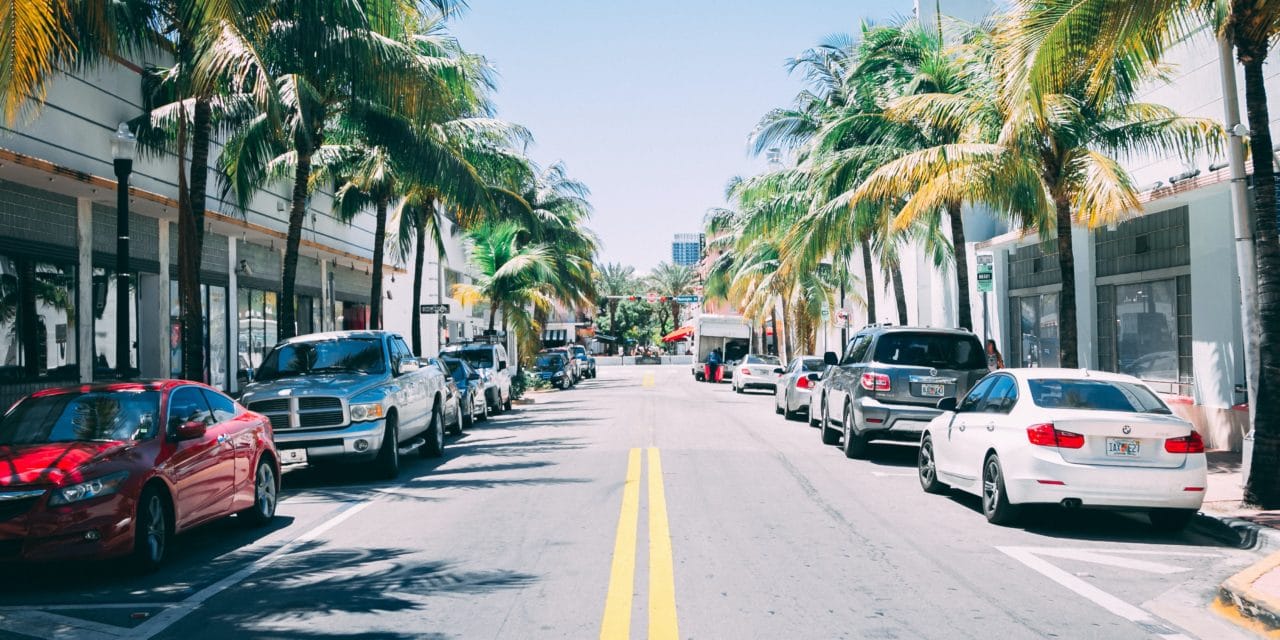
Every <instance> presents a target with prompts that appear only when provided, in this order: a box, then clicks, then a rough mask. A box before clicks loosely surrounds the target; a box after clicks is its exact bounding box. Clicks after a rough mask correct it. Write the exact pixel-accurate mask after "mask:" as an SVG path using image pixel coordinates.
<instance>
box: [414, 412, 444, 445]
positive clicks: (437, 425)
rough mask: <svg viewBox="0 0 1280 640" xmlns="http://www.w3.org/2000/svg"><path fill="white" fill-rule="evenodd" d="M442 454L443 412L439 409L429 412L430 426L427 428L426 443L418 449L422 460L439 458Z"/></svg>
mask: <svg viewBox="0 0 1280 640" xmlns="http://www.w3.org/2000/svg"><path fill="white" fill-rule="evenodd" d="M443 454H444V412H442V411H441V410H440V407H435V408H433V409H432V410H431V426H430V427H428V428H427V441H426V442H424V443H422V446H421V447H418V455H420V456H422V457H423V458H439V457H440V456H441V455H443Z"/></svg>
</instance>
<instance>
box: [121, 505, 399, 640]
mask: <svg viewBox="0 0 1280 640" xmlns="http://www.w3.org/2000/svg"><path fill="white" fill-rule="evenodd" d="M373 503H374V501H373V500H370V501H367V502H359V503H354V504H351V505H349V506H347V507H345V508H344V509H341V510H339V511H338V512H337V513H336V514H335V515H333V516H331V517H329V518H328V519H327V520H326V521H325V522H324V523H323V524H320V525H318V526H316V527H314V528H312V529H311V530H309V531H307V532H306V533H303V534H302V535H299V536H298V537H296V538H294V539H293V540H290V541H289V542H287V543H285V544H284V545H282V546H281V547H280V548H278V549H276V550H275V551H272V552H271V553H268V554H267V555H265V556H262V557H261V558H258V559H257V560H254V561H253V562H251V563H249V564H248V565H247V566H245V567H244V568H242V569H240V570H239V571H237V572H235V573H233V574H231V575H229V576H227V577H225V578H223V579H221V580H219V581H217V582H215V583H213V584H211V585H209V586H207V587H205V588H203V589H201V590H199V591H197V592H196V593H194V594H193V595H191V597H189V598H187V599H185V600H183V601H182V602H180V603H178V605H177V606H175V607H172V608H170V609H166V610H165V611H162V612H160V613H158V614H156V615H155V617H153V618H151V619H150V620H147V621H146V622H144V623H142V624H140V625H138V626H137V627H135V628H134V629H132V630H131V633H129V634H128V635H127V636H125V637H128V638H136V639H138V640H145V639H146V638H150V637H152V636H154V635H156V634H157V633H160V632H161V631H164V630H165V629H167V628H169V627H170V626H173V625H174V624H175V623H177V622H178V621H179V620H181V619H182V618H184V617H186V615H187V614H189V613H191V612H192V611H195V610H196V609H198V608H199V607H200V605H202V604H204V603H205V602H206V601H207V600H209V599H210V598H212V597H214V596H216V595H218V594H219V593H222V592H223V591H226V590H227V589H229V588H231V587H233V586H235V585H237V584H239V583H241V582H243V581H245V580H246V579H248V578H249V576H252V575H253V574H255V573H257V572H259V571H261V570H263V569H265V568H267V567H269V566H271V565H272V564H274V563H275V562H276V561H277V560H279V559H281V558H283V557H284V556H286V555H288V554H289V553H291V552H292V551H293V550H294V549H296V548H298V547H299V546H301V545H303V544H305V543H307V542H310V541H312V540H314V539H316V538H318V537H320V536H321V535H323V534H324V533H325V532H326V531H328V530H330V529H332V528H334V527H336V526H338V525H339V524H342V523H343V522H346V520H347V519H348V518H350V517H351V516H354V515H356V514H357V513H360V512H361V511H363V510H365V508H367V507H368V506H369V505H372V504H373Z"/></svg>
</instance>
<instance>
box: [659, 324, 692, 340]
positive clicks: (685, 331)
mask: <svg viewBox="0 0 1280 640" xmlns="http://www.w3.org/2000/svg"><path fill="white" fill-rule="evenodd" d="M692 335H693V327H680V328H679V329H676V330H675V331H672V332H671V333H668V334H667V335H665V336H662V341H663V342H677V341H679V340H684V339H687V338H689V337H690V336H692Z"/></svg>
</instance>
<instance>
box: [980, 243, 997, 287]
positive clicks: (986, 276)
mask: <svg viewBox="0 0 1280 640" xmlns="http://www.w3.org/2000/svg"><path fill="white" fill-rule="evenodd" d="M977 258H978V292H979V293H989V292H991V291H992V290H993V285H994V284H995V281H994V278H993V274H992V269H991V266H992V263H993V262H994V261H995V256H993V255H992V254H990V253H979V254H978V255H977Z"/></svg>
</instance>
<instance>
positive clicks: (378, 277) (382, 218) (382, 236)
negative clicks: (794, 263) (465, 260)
mask: <svg viewBox="0 0 1280 640" xmlns="http://www.w3.org/2000/svg"><path fill="white" fill-rule="evenodd" d="M387 200H388V198H387V197H386V196H378V201H377V203H376V204H375V208H374V222H373V275H372V276H371V277H370V278H369V328H370V329H381V328H382V258H383V254H384V253H386V244H387ZM415 309H416V307H415ZM415 315H416V314H415ZM415 353H421V352H415Z"/></svg>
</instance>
